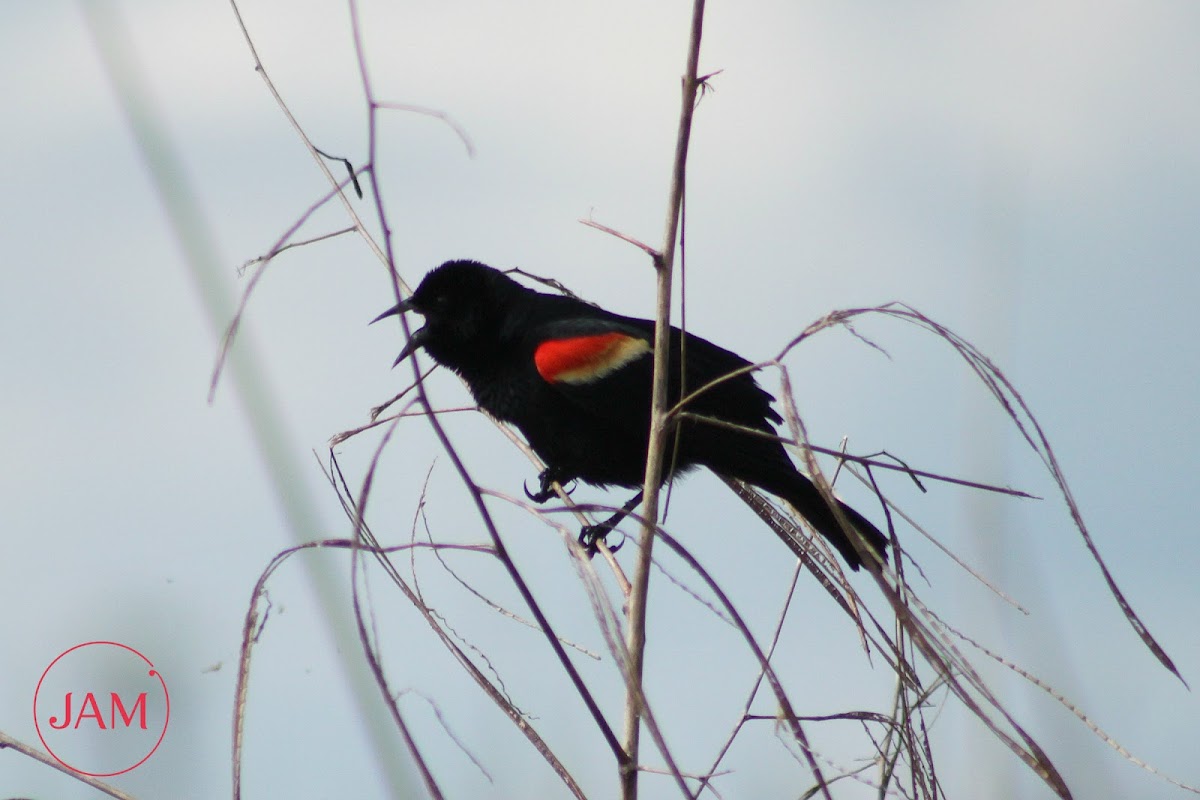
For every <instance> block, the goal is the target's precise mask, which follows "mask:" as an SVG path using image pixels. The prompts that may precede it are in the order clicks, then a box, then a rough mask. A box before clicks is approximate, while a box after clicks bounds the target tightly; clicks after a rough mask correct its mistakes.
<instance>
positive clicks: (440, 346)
mask: <svg viewBox="0 0 1200 800" xmlns="http://www.w3.org/2000/svg"><path fill="white" fill-rule="evenodd" d="M527 291H528V290H527V289H525V288H524V287H523V286H521V285H520V284H519V283H517V282H516V281H514V280H512V279H511V278H509V277H508V276H507V275H505V274H504V273H503V272H501V271H500V270H497V269H493V268H492V267H489V266H487V265H486V264H480V263H479V262H477V261H447V262H446V263H445V264H442V265H441V266H440V267H438V268H437V269H434V270H432V271H431V272H430V273H429V274H428V275H426V276H425V278H424V279H423V280H422V281H421V284H420V285H419V286H418V287H417V289H416V291H415V292H413V293H412V296H410V297H408V298H407V299H405V300H403V301H401V302H400V304H399V305H397V306H395V307H394V308H390V309H388V310H387V311H385V312H384V313H382V314H380V315H379V316H378V317H376V318H375V319H374V320H372V322H378V321H379V320H381V319H384V318H385V317H390V316H394V315H396V314H402V313H404V312H406V311H415V312H416V313H418V314H420V315H422V316H423V317H425V325H424V327H422V328H421V329H419V330H416V331H414V332H413V334H412V337H411V338H410V339H409V340H408V344H406V345H405V346H404V349H403V350H401V351H400V355H399V356H398V357H397V358H396V364H399V363H400V362H401V361H403V360H404V359H406V358H408V357H409V356H410V355H412V354H413V353H414V352H415V351H416V350H417V348H420V347H423V348H425V350H426V352H428V353H429V355H431V356H432V357H433V359H434V360H435V361H437V362H438V363H440V364H443V365H445V366H448V367H450V368H452V369H456V370H461V369H464V368H467V367H469V366H470V364H471V363H472V362H473V361H475V360H477V359H482V358H485V357H486V355H487V354H488V353H490V352H491V351H492V349H493V348H494V347H495V344H496V340H497V337H498V336H499V335H500V333H501V327H502V324H503V319H504V313H505V311H506V309H507V308H508V304H509V301H510V299H511V298H512V297H514V296H515V295H516V294H519V293H523V292H527Z"/></svg>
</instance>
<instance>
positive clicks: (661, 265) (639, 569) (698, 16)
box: [621, 0, 704, 800]
mask: <svg viewBox="0 0 1200 800" xmlns="http://www.w3.org/2000/svg"><path fill="white" fill-rule="evenodd" d="M703 27H704V0H694V2H693V4H692V26H691V39H690V42H689V43H688V55H687V69H686V71H685V73H684V76H683V92H682V98H681V107H680V112H679V131H678V133H677V135H676V138H675V164H674V168H673V170H672V173H671V189H670V198H669V200H668V204H667V224H666V232H665V234H664V236H663V246H662V251H661V254H660V256H659V258H658V259H657V260H656V263H655V267H656V268H657V274H658V303H657V308H656V311H655V318H654V386H653V394H652V395H651V406H650V408H651V411H650V446H649V450H648V452H647V457H646V478H645V486H644V492H645V502H644V505H643V514H644V515H645V520H646V522H645V524H644V525H643V526H642V533H641V540H640V546H639V548H638V560H637V566H636V568H635V571H634V577H633V587H632V591H631V592H630V596H629V627H628V631H627V634H626V640H625V643H626V647H627V649H628V653H629V660H628V663H627V669H628V674H627V676H626V679H627V682H628V689H627V697H626V704H625V753H626V755H627V756H628V760H627V761H626V763H625V765H624V772H623V774H622V775H621V790H622V791H621V796H622V797H623V798H624V799H625V800H634V798H636V797H637V790H638V781H637V777H638V763H639V760H640V759H639V758H638V744H639V739H640V731H641V717H642V708H643V702H644V698H643V695H642V665H643V663H644V658H643V656H644V653H645V648H646V599H647V593H648V591H649V588H650V555H651V552H652V549H653V545H654V532H655V527H656V524H655V523H656V521H657V520H658V495H659V491H658V490H659V486H660V485H661V483H662V474H663V461H664V458H665V452H666V447H665V444H666V442H667V432H668V431H667V428H668V420H667V409H668V402H667V401H668V398H667V375H668V372H667V370H668V369H669V368H670V367H669V364H668V356H669V354H670V344H671V336H670V331H671V327H670V326H671V277H672V272H673V267H674V261H675V243H676V239H677V238H678V235H679V223H680V212H681V209H682V206H683V192H684V187H685V176H686V168H687V153H688V142H689V141H690V140H691V135H692V113H693V111H694V110H695V107H696V92H697V90H698V87H699V80H698V77H697V74H696V72H697V65H698V63H699V61H700V37H701V32H702V30H703Z"/></svg>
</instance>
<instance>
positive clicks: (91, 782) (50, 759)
mask: <svg viewBox="0 0 1200 800" xmlns="http://www.w3.org/2000/svg"><path fill="white" fill-rule="evenodd" d="M5 748H8V749H10V750H15V751H16V752H18V753H20V754H21V755H24V756H28V757H29V758H32V759H33V760H34V761H37V762H39V763H41V764H45V765H46V766H47V767H52V768H53V769H56V770H58V771H59V772H61V773H63V774H64V775H69V776H71V777H72V778H74V779H75V780H77V781H79V782H80V783H85V784H87V785H88V786H90V787H92V788H93V789H95V790H96V791H98V792H103V793H104V794H106V795H108V796H109V797H115V798H117V800H136V798H135V797H134V796H133V795H131V794H126V793H125V792H122V791H121V790H120V789H118V788H117V787H115V786H110V785H109V784H107V783H105V782H104V781H102V780H100V779H98V778H93V777H92V776H91V775H84V774H82V773H80V772H76V771H75V770H73V769H71V768H70V767H68V766H66V765H65V764H63V763H62V762H61V761H59V760H58V759H57V758H55V757H54V756H52V755H50V754H49V753H43V752H42V751H41V750H39V749H37V748H36V747H33V746H31V745H27V744H25V743H24V742H22V741H21V740H20V739H14V738H13V737H12V736H9V735H8V734H7V733H4V732H3V731H0V750H4V749H5Z"/></svg>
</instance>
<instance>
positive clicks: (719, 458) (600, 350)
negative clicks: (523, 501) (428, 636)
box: [377, 261, 888, 569]
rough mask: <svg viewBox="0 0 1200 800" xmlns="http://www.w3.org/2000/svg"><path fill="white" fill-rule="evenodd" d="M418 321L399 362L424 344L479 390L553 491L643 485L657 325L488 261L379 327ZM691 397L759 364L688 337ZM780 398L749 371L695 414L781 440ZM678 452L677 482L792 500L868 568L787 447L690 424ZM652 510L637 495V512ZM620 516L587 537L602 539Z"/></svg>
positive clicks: (430, 287)
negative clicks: (716, 478) (729, 483)
mask: <svg viewBox="0 0 1200 800" xmlns="http://www.w3.org/2000/svg"><path fill="white" fill-rule="evenodd" d="M405 311H416V312H417V313H419V314H422V315H423V316H424V317H425V326H424V327H423V328H421V329H420V330H418V331H416V332H415V333H413V335H412V338H411V339H410V340H409V342H408V344H407V345H406V346H405V347H404V350H403V351H402V352H401V353H400V356H399V357H398V358H397V359H396V363H397V364H399V363H400V362H401V361H403V360H404V359H405V358H407V357H408V356H409V355H411V354H412V353H413V352H414V351H415V350H416V349H417V348H419V347H423V348H425V351H426V352H428V353H429V355H430V356H432V357H433V359H434V361H437V362H438V363H439V364H441V365H443V366H446V367H449V368H450V369H452V370H454V371H455V372H457V373H458V374H459V375H461V376H462V377H463V379H464V380H465V381H466V382H467V385H468V386H469V387H470V389H471V393H472V394H473V395H474V396H475V400H476V401H477V402H478V403H479V405H480V407H481V408H483V409H484V410H485V411H487V412H488V413H489V414H491V415H492V416H493V417H496V418H497V419H500V420H504V421H505V422H510V423H512V424H513V425H515V426H516V427H517V428H518V429H520V431H521V432H522V433H523V434H524V435H525V438H526V439H528V440H529V444H530V446H531V447H533V449H534V451H535V452H536V453H537V454H538V456H540V457H541V458H542V460H543V461H545V462H546V465H547V470H546V472H544V473H543V474H542V476H541V482H542V486H541V491H540V492H539V493H538V494H535V495H530V497H531V498H532V499H535V500H538V501H544V500H546V499H549V498H550V497H551V496H552V493H551V492H550V490H549V487H550V484H551V483H552V482H554V481H558V482H559V483H560V484H564V485H565V484H566V483H567V482H569V481H570V480H572V479H579V480H581V481H585V482H586V483H590V484H595V485H597V486H609V485H616V486H625V487H630V488H635V487H640V486H641V484H642V480H643V477H644V473H645V464H646V450H647V442H648V439H649V428H650V384H651V373H652V365H651V362H652V357H651V348H652V343H653V340H654V323H653V322H651V321H649V320H644V319H634V318H632V317H622V316H619V315H617V314H613V313H610V312H608V311H605V310H604V309H601V308H597V307H596V306H593V305H589V304H588V303H585V302H583V301H580V300H576V299H574V298H570V297H564V296H562V295H553V294H543V293H541V292H537V291H534V290H533V289H529V288H526V287H525V286H522V285H521V284H519V283H517V282H516V281H514V280H512V279H511V278H509V277H508V276H507V275H505V274H504V273H503V272H500V271H499V270H496V269H493V268H492V267H488V266H485V265H483V264H480V263H477V262H474V261H448V262H446V263H445V264H442V265H441V266H440V267H438V268H437V269H435V270H433V271H432V272H430V273H429V274H428V275H426V276H425V279H424V280H423V281H421V285H420V286H418V287H417V290H416V292H414V293H413V295H412V296H411V297H409V298H408V299H406V300H404V301H403V302H401V303H400V304H399V305H398V306H396V307H395V308H393V309H391V310H389V311H387V312H385V313H383V314H381V315H380V316H379V317H378V318H377V319H383V318H384V317H388V316H391V315H393V314H399V313H402V312H405ZM681 338H683V337H682V335H681V332H680V331H679V329H678V328H672V329H671V355H670V359H671V367H670V369H669V370H668V372H669V375H670V381H669V388H668V392H669V402H670V403H671V404H672V405H673V404H675V403H677V402H678V401H679V398H680V377H681V376H680V369H679V363H680V358H681V354H680V341H681ZM682 358H683V359H684V361H683V363H684V365H685V369H684V375H683V379H684V388H685V389H686V391H687V392H694V391H696V390H697V389H700V388H702V387H704V386H707V385H708V384H710V383H711V382H712V381H714V380H716V379H717V378H720V377H721V376H723V375H728V374H729V373H731V372H735V371H737V370H740V369H742V368H744V367H747V366H749V365H750V362H749V361H746V360H745V359H744V358H742V357H740V356H738V355H736V354H734V353H731V352H729V351H728V350H725V349H722V348H720V347H718V346H717V345H715V344H713V343H712V342H709V341H707V340H705V339H701V338H700V337H699V336H694V335H692V334H690V333H689V334H687V336H686V345H685V348H684V352H683V356H682ZM772 400H774V398H773V397H772V396H771V395H770V394H768V393H767V392H765V391H764V390H763V389H762V388H760V387H759V385H758V384H757V383H756V382H755V380H754V377H753V376H752V375H751V374H750V373H749V372H745V373H742V374H740V375H738V376H736V377H733V378H730V379H728V380H725V381H723V382H721V383H718V384H716V385H715V386H712V387H711V388H709V389H707V390H706V391H704V392H702V393H701V394H699V395H697V396H696V397H694V398H693V399H691V400H690V401H689V402H688V404H687V410H688V411H690V412H691V413H692V414H695V415H699V416H701V417H707V418H711V419H714V420H720V421H724V422H727V423H733V424H734V425H737V426H741V427H744V428H750V429H753V430H755V431H761V432H763V433H766V434H770V435H772V436H774V435H775V430H774V428H773V426H772V425H771V423H778V422H781V421H782V418H781V417H780V416H779V414H777V413H776V412H775V411H774V410H773V409H772V408H771V402H772ZM677 433H678V437H679V438H678V443H677V446H676V447H675V449H674V450H673V452H670V451H669V452H668V461H669V462H670V463H671V464H673V468H674V474H675V475H679V474H681V473H683V472H685V471H687V470H690V469H693V468H695V467H698V466H704V467H708V468H709V469H711V470H712V471H713V472H715V473H717V474H718V475H723V476H725V477H729V478H737V479H739V480H742V481H745V482H746V483H749V484H753V485H754V486H757V487H759V488H760V489H764V490H766V491H768V492H770V493H771V494H774V495H778V496H779V497H781V498H783V499H784V500H786V501H787V502H789V503H790V504H791V505H792V506H793V507H795V509H796V511H798V512H799V513H800V514H801V515H802V516H803V517H804V518H805V519H807V520H808V521H809V522H810V523H812V525H813V527H814V528H816V529H817V530H818V531H819V532H820V533H821V534H822V535H824V536H825V537H826V538H827V539H829V541H830V542H831V543H832V544H833V545H834V547H836V548H837V549H838V551H839V552H841V554H842V556H843V557H844V558H845V559H846V561H847V563H849V565H850V566H851V567H853V568H854V569H858V567H859V565H860V564H862V558H861V557H860V556H859V554H858V552H857V551H856V550H855V549H854V546H853V545H852V544H851V543H850V541H849V540H848V538H847V536H846V532H845V531H844V530H843V529H842V527H841V526H840V525H839V524H838V521H837V519H836V517H835V516H834V514H833V512H832V511H831V510H830V508H829V505H828V504H827V503H826V500H825V498H824V497H823V496H822V495H821V493H820V492H819V491H818V490H817V488H816V487H815V486H814V485H813V484H812V482H811V481H809V479H808V478H806V477H805V476H803V475H802V474H800V472H798V471H797V470H796V467H795V466H794V465H793V464H792V462H791V460H790V459H789V458H788V456H787V452H786V451H785V450H784V447H783V445H782V444H781V443H780V442H779V441H778V440H776V439H772V438H765V437H760V436H754V435H750V434H747V433H745V432H739V431H736V430H733V429H731V428H730V427H727V426H720V425H714V424H711V423H705V422H702V421H698V420H694V419H688V418H685V419H684V420H683V421H682V422H681V423H680V424H679V427H678V430H677ZM639 500H640V494H639V495H638V496H637V497H635V498H634V499H633V500H632V501H630V504H629V505H628V506H626V510H628V509H630V508H632V507H633V506H634V505H636V503H637V502H638V501H639ZM839 506H840V508H841V511H842V513H843V514H844V515H845V516H846V519H847V520H848V521H849V522H850V524H851V525H853V526H854V528H855V529H856V530H857V531H858V533H859V534H861V536H862V539H863V540H864V541H865V542H866V544H867V546H868V547H869V548H870V549H871V550H874V551H875V552H876V553H877V554H879V556H880V557H881V558H882V557H885V548H886V546H887V541H888V540H887V537H885V536H884V535H883V534H882V533H880V532H879V530H878V529H877V528H876V527H875V526H874V525H872V524H871V523H870V522H869V521H868V520H867V519H866V518H865V517H863V516H862V515H861V514H859V513H858V512H857V511H855V510H854V509H852V508H850V507H849V506H847V505H846V504H845V503H841V502H839ZM619 518H620V515H618V516H616V517H614V518H613V519H612V520H609V521H608V522H606V523H604V525H602V526H592V528H593V530H591V531H585V534H590V535H592V536H594V535H596V533H598V532H602V531H603V530H605V529H609V528H611V526H612V524H615V521H616V520H617V519H619Z"/></svg>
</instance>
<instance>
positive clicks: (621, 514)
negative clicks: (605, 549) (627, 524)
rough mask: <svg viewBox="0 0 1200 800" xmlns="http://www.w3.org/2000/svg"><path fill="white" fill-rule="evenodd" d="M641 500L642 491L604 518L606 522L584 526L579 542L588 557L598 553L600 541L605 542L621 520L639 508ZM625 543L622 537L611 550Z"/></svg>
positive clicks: (617, 548)
mask: <svg viewBox="0 0 1200 800" xmlns="http://www.w3.org/2000/svg"><path fill="white" fill-rule="evenodd" d="M641 502H642V493H641V492H638V493H637V494H635V495H634V496H633V497H632V498H630V500H629V502H628V503H626V504H625V505H623V506H621V509H620V510H619V511H617V513H615V514H613V515H612V516H611V517H609V518H608V519H606V520H604V522H599V523H597V524H595V525H585V526H584V528H583V530H581V531H580V532H579V543H580V544H581V545H583V547H584V549H585V550H587V555H588V558H591V557H592V556H594V555H596V551H597V550H598V549H599V548H598V547H597V545H598V543H599V542H604V541H605V538H606V537H607V536H608V534H610V533H612V532H613V529H614V528H616V527H617V525H618V524H620V522H621V520H623V519H625V517H627V516H629V512H631V511H633V510H634V509H635V508H637V507H638V504H639V503H641ZM624 543H625V540H624V539H622V540H621V541H620V542H618V543H617V545H616V546H615V547H610V548H609V550H611V551H612V552H614V553H615V552H617V551H618V550H620V549H621V545H623V544H624ZM605 544H607V542H605Z"/></svg>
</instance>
